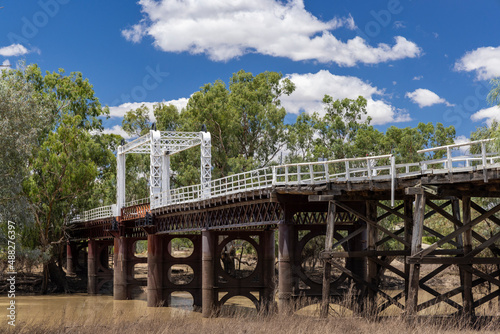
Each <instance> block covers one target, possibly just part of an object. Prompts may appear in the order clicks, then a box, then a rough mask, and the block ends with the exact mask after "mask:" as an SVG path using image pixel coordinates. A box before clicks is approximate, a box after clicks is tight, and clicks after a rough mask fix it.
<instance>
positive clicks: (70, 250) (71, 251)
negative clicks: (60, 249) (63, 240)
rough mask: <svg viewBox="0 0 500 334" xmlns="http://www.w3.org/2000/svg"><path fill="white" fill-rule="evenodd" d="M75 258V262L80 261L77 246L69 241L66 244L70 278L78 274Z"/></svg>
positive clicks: (67, 267) (67, 272) (67, 270)
mask: <svg viewBox="0 0 500 334" xmlns="http://www.w3.org/2000/svg"><path fill="white" fill-rule="evenodd" d="M73 257H75V260H76V261H78V257H77V252H76V245H75V244H74V243H73V242H71V241H68V243H67V244H66V274H67V275H70V276H73V275H75V274H76V270H75V262H74V261H73Z"/></svg>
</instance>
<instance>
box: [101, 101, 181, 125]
mask: <svg viewBox="0 0 500 334" xmlns="http://www.w3.org/2000/svg"><path fill="white" fill-rule="evenodd" d="M157 103H158V102H127V103H123V104H120V105H119V106H113V107H109V116H110V117H113V118H121V117H123V116H125V114H126V113H127V111H130V110H135V109H137V108H139V107H140V106H142V105H143V104H144V105H146V106H147V107H148V109H149V111H150V113H149V119H150V120H152V121H155V120H156V119H155V117H154V114H153V106H154V105H155V104H157ZM161 103H163V104H166V105H169V104H173V105H174V106H176V107H177V109H178V110H179V111H180V110H181V109H182V108H184V107H185V106H186V105H187V103H188V99H187V98H184V97H183V98H180V99H177V100H170V101H162V102H161Z"/></svg>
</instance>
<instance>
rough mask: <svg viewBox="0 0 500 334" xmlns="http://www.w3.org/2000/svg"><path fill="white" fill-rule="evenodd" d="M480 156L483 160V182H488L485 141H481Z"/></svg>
mask: <svg viewBox="0 0 500 334" xmlns="http://www.w3.org/2000/svg"><path fill="white" fill-rule="evenodd" d="M481 158H482V161H483V178H484V183H488V169H487V168H486V143H485V142H484V141H483V142H481Z"/></svg>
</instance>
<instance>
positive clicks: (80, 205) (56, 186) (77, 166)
mask: <svg viewBox="0 0 500 334" xmlns="http://www.w3.org/2000/svg"><path fill="white" fill-rule="evenodd" d="M6 78H7V79H6ZM9 78H17V80H18V82H19V83H20V84H19V87H23V85H26V86H29V87H32V89H33V90H34V92H35V93H34V95H33V96H34V98H35V99H34V100H33V104H34V105H36V106H38V107H39V108H42V107H43V108H46V109H47V110H48V111H47V113H48V115H49V117H48V118H49V121H48V122H47V124H46V126H41V125H40V124H33V127H34V129H33V131H34V132H35V133H36V143H37V145H35V146H33V147H32V149H31V151H30V155H29V156H28V157H26V158H27V159H25V160H24V161H23V165H24V166H26V167H27V171H28V173H26V175H25V176H24V178H23V179H22V180H21V182H22V189H23V197H24V198H25V200H26V202H27V203H28V205H29V207H30V209H31V210H30V211H31V213H32V214H33V217H34V220H35V228H34V229H33V231H34V235H36V236H37V237H38V241H39V243H38V246H39V248H40V249H41V251H42V253H43V254H45V255H46V256H47V257H46V259H47V261H45V262H44V266H43V284H42V292H43V293H45V292H46V291H47V287H48V279H49V271H50V276H51V279H52V280H54V281H55V282H56V283H57V285H58V287H59V288H60V289H63V288H64V289H65V290H66V289H67V286H64V283H65V280H64V276H63V275H62V254H63V250H64V247H63V246H65V243H63V241H64V230H65V228H66V225H65V222H67V221H68V219H69V218H70V217H71V216H73V215H74V214H76V213H78V212H80V211H83V210H85V209H88V207H85V204H86V203H89V202H88V201H85V200H83V198H85V197H86V196H85V195H88V194H89V193H90V191H91V189H92V187H93V186H94V185H95V184H96V181H99V177H100V175H101V173H100V172H99V169H98V160H99V159H101V158H102V157H103V156H104V155H105V150H106V148H104V147H102V146H100V145H99V144H98V143H96V142H95V141H94V140H93V139H92V136H91V134H90V131H98V130H100V129H102V124H101V122H102V121H101V119H99V117H100V116H103V115H106V114H107V113H108V110H107V108H103V107H102V106H101V104H100V103H99V100H98V99H97V97H95V95H94V91H93V88H92V85H91V84H90V83H89V82H88V80H87V79H83V76H82V74H81V73H78V72H75V73H71V74H69V75H67V76H66V75H65V74H64V70H62V69H60V70H59V71H58V72H53V73H49V72H47V73H46V74H45V76H44V75H42V73H41V70H40V68H39V67H38V66H37V65H29V66H23V67H22V68H21V69H20V70H13V71H10V72H8V74H3V75H2V80H3V82H4V84H5V83H6V82H7V83H9V80H10V79H9ZM14 89H17V88H16V87H14ZM17 101H18V103H21V102H24V101H25V97H24V96H18V97H17ZM13 120H15V118H12V119H11V118H8V119H7V123H8V124H10V126H11V127H12V126H14V123H11V122H12V121H13ZM108 153H109V152H108ZM99 167H100V169H101V170H104V169H106V168H108V167H109V166H99ZM102 174H104V173H102ZM56 263H57V265H56Z"/></svg>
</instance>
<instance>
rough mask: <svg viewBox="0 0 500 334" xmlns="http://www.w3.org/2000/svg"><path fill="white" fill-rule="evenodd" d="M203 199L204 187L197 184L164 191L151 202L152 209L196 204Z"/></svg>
mask: <svg viewBox="0 0 500 334" xmlns="http://www.w3.org/2000/svg"><path fill="white" fill-rule="evenodd" d="M201 199H202V186H201V184H195V185H193V186H187V187H181V188H176V189H170V190H169V191H164V192H162V193H160V194H159V195H158V197H156V198H154V199H153V200H152V201H151V208H152V209H155V208H159V207H162V206H168V205H174V204H181V203H190V202H196V201H198V200H201Z"/></svg>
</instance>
